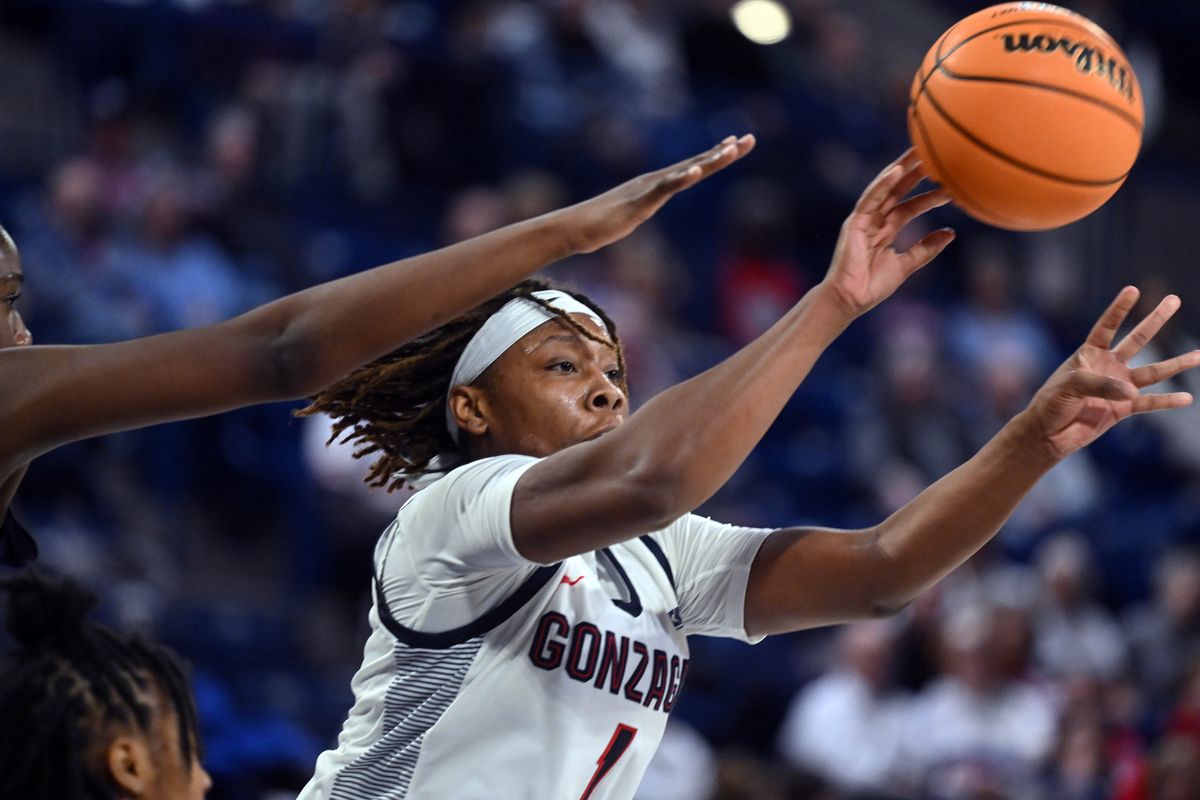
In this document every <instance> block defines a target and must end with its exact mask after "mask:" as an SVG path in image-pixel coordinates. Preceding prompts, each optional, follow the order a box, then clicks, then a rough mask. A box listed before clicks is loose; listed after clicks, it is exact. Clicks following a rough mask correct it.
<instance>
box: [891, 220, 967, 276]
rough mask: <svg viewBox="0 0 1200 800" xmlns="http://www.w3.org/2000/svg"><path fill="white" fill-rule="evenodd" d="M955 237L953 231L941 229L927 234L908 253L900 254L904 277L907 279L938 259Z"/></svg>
mask: <svg viewBox="0 0 1200 800" xmlns="http://www.w3.org/2000/svg"><path fill="white" fill-rule="evenodd" d="M954 235H955V234H954V231H953V230H952V229H950V228H940V229H938V230H936V231H934V232H933V233H930V234H927V235H926V236H925V237H924V238H922V239H921V240H920V241H919V242H917V243H916V244H914V245H913V246H912V247H910V248H908V250H907V251H906V252H904V253H901V254H899V255H898V256H897V258H898V259H899V260H900V268H901V270H903V272H904V276H905V277H906V278H907V277H908V276H909V275H911V274H913V273H914V272H916V271H917V270H919V269H920V268H921V267H923V266H925V265H926V264H928V263H929V262H930V261H933V260H934V259H935V258H937V257H938V254H939V253H941V252H942V251H943V250H945V249H946V247H947V246H948V245H949V244H950V243H951V242H953V241H954Z"/></svg>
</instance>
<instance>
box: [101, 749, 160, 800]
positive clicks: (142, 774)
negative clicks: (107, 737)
mask: <svg viewBox="0 0 1200 800" xmlns="http://www.w3.org/2000/svg"><path fill="white" fill-rule="evenodd" d="M104 766H105V768H106V769H107V771H108V776H109V778H110V779H111V780H112V782H113V783H115V784H116V785H117V786H118V787H120V790H121V794H122V795H125V796H129V797H144V796H145V795H146V793H147V792H148V791H149V789H150V785H151V781H152V780H153V771H154V764H153V761H152V759H151V757H150V748H149V747H148V746H147V744H146V741H145V739H143V738H142V737H137V736H129V735H127V734H122V735H120V736H117V737H115V738H114V739H113V740H112V741H111V742H109V743H108V747H107V748H106V750H105V753H104Z"/></svg>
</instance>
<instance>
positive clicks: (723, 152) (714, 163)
mask: <svg viewBox="0 0 1200 800" xmlns="http://www.w3.org/2000/svg"><path fill="white" fill-rule="evenodd" d="M755 144H756V140H755V138H754V135H753V134H750V133H748V134H746V135H744V136H741V137H737V136H727V137H725V139H724V140H723V141H721V142H720V143H719V144H717V145H716V146H714V147H711V148H709V149H708V150H705V151H704V152H703V153H700V154H699V155H695V156H692V157H691V158H687V159H684V160H683V161H680V162H679V163H678V164H673V165H671V166H669V167H667V168H665V169H663V170H661V171H660V172H659V173H658V181H657V182H656V183H655V184H654V187H653V188H652V190H651V193H652V195H654V196H655V199H664V198H667V197H670V196H671V195H673V194H675V193H676V192H680V191H682V190H684V189H687V188H688V187H690V186H692V185H694V184H696V183H699V182H700V181H702V180H704V179H705V178H707V177H708V176H709V175H712V174H714V173H716V172H720V171H721V170H723V169H725V168H726V167H728V166H729V165H730V164H732V163H733V162H735V161H737V160H738V159H740V158H742V157H743V156H745V155H746V154H747V153H749V152H750V151H751V150H753V149H754V145H755Z"/></svg>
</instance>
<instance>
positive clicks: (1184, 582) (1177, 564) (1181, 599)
mask: <svg viewBox="0 0 1200 800" xmlns="http://www.w3.org/2000/svg"><path fill="white" fill-rule="evenodd" d="M1158 602H1159V605H1160V606H1161V607H1162V609H1163V610H1164V611H1166V612H1167V614H1168V616H1169V617H1170V618H1171V621H1172V622H1173V623H1174V624H1175V625H1176V626H1177V627H1183V626H1185V625H1188V624H1190V623H1192V622H1194V621H1195V620H1196V617H1197V614H1198V612H1200V560H1197V559H1196V558H1195V557H1194V556H1192V555H1186V556H1178V557H1175V558H1170V557H1169V558H1168V560H1167V561H1166V562H1165V563H1164V564H1163V566H1162V568H1161V570H1160V572H1159V579H1158Z"/></svg>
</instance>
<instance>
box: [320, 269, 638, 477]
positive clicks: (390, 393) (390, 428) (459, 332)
mask: <svg viewBox="0 0 1200 800" xmlns="http://www.w3.org/2000/svg"><path fill="white" fill-rule="evenodd" d="M544 289H559V290H560V291H564V292H566V294H569V295H571V296H572V297H574V298H575V299H576V300H578V301H579V302H581V303H583V304H584V305H586V306H588V307H589V308H591V309H592V310H593V311H595V312H596V315H597V316H598V317H600V319H601V320H603V321H604V324H605V326H606V327H607V328H608V332H609V334H610V335H611V336H612V342H611V343H609V342H607V341H605V340H604V339H601V338H600V337H598V336H596V335H595V334H593V333H592V332H590V331H589V330H588V329H587V328H585V327H583V326H582V325H580V324H579V323H578V322H576V321H575V320H574V319H572V317H571V316H570V315H569V314H567V313H566V312H564V311H562V310H560V309H557V308H555V307H553V306H551V305H550V304H549V303H547V302H546V301H544V300H542V299H541V298H539V297H535V296H534V295H533V293H534V292H538V291H542V290H544ZM516 298H524V299H526V300H528V301H530V302H532V303H536V304H537V305H539V306H541V307H542V308H544V309H546V310H547V311H549V312H551V313H552V314H554V315H555V316H556V317H558V318H559V319H561V320H562V321H563V323H564V324H566V325H569V326H570V327H571V328H572V329H574V330H575V331H577V332H579V334H580V335H581V336H584V337H585V338H587V339H590V340H592V341H595V342H600V343H602V344H606V345H610V346H612V347H613V348H614V349H615V350H616V354H617V364H618V367H619V368H620V374H621V375H622V377H621V378H620V381H619V385H620V388H621V390H622V391H623V392H625V393H626V394H628V393H629V392H628V387H627V386H626V385H625V378H624V377H623V376H624V375H625V355H624V353H623V352H622V350H621V341H620V339H618V338H617V328H616V325H614V324H613V321H612V320H611V319H609V317H608V315H607V314H605V313H604V311H603V310H602V309H601V308H600V307H599V306H597V305H596V303H595V302H593V301H592V300H591V299H590V298H589V297H588V296H587V295H584V294H582V293H579V292H573V291H568V290H565V289H562V287H558V286H553V285H552V284H550V283H549V282H547V281H543V280H538V279H529V280H525V281H522V282H521V283H519V284H517V285H516V286H515V287H513V288H512V289H510V290H508V291H507V292H505V293H504V294H501V295H499V296H498V297H495V298H493V299H491V300H489V301H487V302H486V303H483V304H481V305H479V306H476V307H475V308H474V309H472V310H471V311H468V312H467V313H466V314H463V315H462V316H460V317H457V318H455V319H453V320H451V321H450V322H448V323H446V324H445V325H443V326H442V327H440V328H436V329H434V330H432V331H430V332H429V333H427V334H425V335H424V336H420V337H418V338H417V339H414V340H413V341H411V342H409V343H408V344H405V345H403V346H401V347H399V348H397V349H396V350H393V351H392V352H391V353H389V354H388V355H386V356H383V357H382V358H380V359H377V360H376V361H373V362H372V363H370V364H367V365H366V366H364V367H361V368H360V369H357V370H355V371H354V372H352V373H350V375H348V376H347V377H345V378H343V379H342V380H340V381H338V382H337V383H335V384H333V385H332V386H330V387H329V388H328V389H326V390H324V391H323V392H321V393H320V394H318V395H317V396H316V397H315V398H313V400H312V403H311V404H310V405H309V406H308V407H307V408H303V409H301V410H299V411H297V412H296V413H297V415H298V416H308V415H311V414H319V413H324V414H328V415H329V416H331V417H333V419H334V424H333V433H332V435H331V436H330V437H329V441H328V442H326V444H331V443H332V442H334V441H335V440H337V439H338V437H342V436H343V434H344V438H343V439H342V441H344V442H354V443H355V444H356V445H357V446H358V448H357V449H356V450H355V452H354V457H355V458H363V457H366V456H369V455H372V454H375V453H378V454H379V457H378V458H377V459H376V460H375V462H374V463H373V464H372V465H371V467H370V469H369V470H368V472H367V477H366V482H367V483H368V484H369V485H371V486H380V487H386V488H387V489H388V491H392V490H395V489H399V488H400V487H402V486H404V484H405V483H406V482H408V481H411V480H412V479H415V478H417V477H419V476H421V475H424V474H425V473H426V472H433V471H436V468H435V467H433V466H431V464H430V462H431V461H433V459H434V458H435V457H436V456H438V455H440V454H443V453H459V454H461V453H462V450H461V449H460V447H459V445H457V444H456V443H455V442H454V439H453V438H452V437H451V436H450V433H449V431H447V430H446V417H445V408H446V393H447V392H449V391H450V377H451V373H453V371H454V366H455V364H457V363H458V359H459V357H460V356H461V355H462V353H463V351H464V350H465V349H466V347H467V343H468V342H470V341H471V337H473V336H474V335H475V334H476V333H477V332H478V331H479V329H480V328H481V327H483V323H484V322H486V321H487V319H488V317H490V316H492V315H493V314H495V313H496V312H497V311H499V310H500V309H501V308H503V307H504V305H505V304H506V303H508V302H509V301H511V300H514V299H516Z"/></svg>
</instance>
